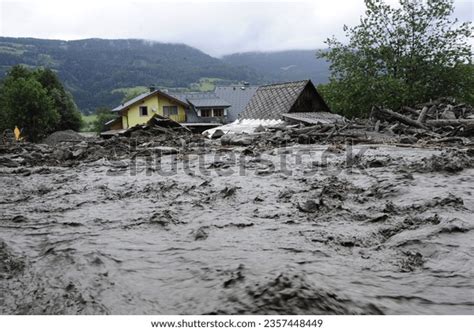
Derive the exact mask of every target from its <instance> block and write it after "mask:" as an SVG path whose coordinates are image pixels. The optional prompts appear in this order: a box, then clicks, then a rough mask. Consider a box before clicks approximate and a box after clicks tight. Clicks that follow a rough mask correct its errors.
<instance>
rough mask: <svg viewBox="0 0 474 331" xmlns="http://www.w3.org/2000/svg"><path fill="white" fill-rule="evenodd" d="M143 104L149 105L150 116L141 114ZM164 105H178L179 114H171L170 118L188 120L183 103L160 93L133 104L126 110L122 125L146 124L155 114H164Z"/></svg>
mask: <svg viewBox="0 0 474 331" xmlns="http://www.w3.org/2000/svg"><path fill="white" fill-rule="evenodd" d="M142 106H147V107H148V116H140V107H142ZM163 106H177V107H178V115H172V116H170V119H172V120H174V121H176V122H185V121H186V113H185V111H184V107H183V106H182V105H178V104H176V103H174V102H173V101H171V100H168V99H167V98H165V97H162V96H159V95H152V96H150V97H149V98H146V99H145V100H143V101H142V102H138V103H137V104H135V105H133V106H131V107H130V108H129V109H128V110H127V111H125V112H124V114H123V115H122V125H123V127H124V128H129V127H133V126H135V125H137V124H145V123H146V122H148V121H149V120H150V118H152V117H153V115H155V114H158V115H161V116H163ZM153 110H156V112H154V111H153ZM127 119H128V125H127Z"/></svg>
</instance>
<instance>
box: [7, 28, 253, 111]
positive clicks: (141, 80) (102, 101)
mask: <svg viewBox="0 0 474 331" xmlns="http://www.w3.org/2000/svg"><path fill="white" fill-rule="evenodd" d="M16 64H25V65H28V66H32V67H36V66H46V67H50V68H52V69H54V70H56V71H57V72H58V75H59V77H60V78H61V80H62V81H63V83H64V84H65V86H66V88H67V89H69V90H70V91H71V93H72V94H73V96H74V99H75V101H76V103H77V104H78V106H79V108H80V109H81V110H82V111H92V110H94V109H96V108H97V107H99V106H108V107H111V106H115V105H116V104H117V103H119V102H120V100H121V99H122V94H120V93H112V91H113V90H115V89H119V88H123V87H133V86H143V85H145V86H147V85H151V84H156V85H158V86H167V87H186V86H188V85H189V84H191V83H193V82H197V81H199V79H200V78H203V77H216V78H220V79H223V80H228V81H242V80H246V81H251V82H255V81H256V80H257V79H258V75H257V74H256V73H255V72H254V71H253V70H249V69H248V68H242V67H235V66H233V65H229V64H226V63H224V62H223V61H221V60H219V59H216V58H213V57H211V56H209V55H207V54H205V53H203V52H201V51H199V50H197V49H195V48H192V47H189V46H186V45H183V44H166V43H158V42H147V41H143V40H136V39H126V40H103V39H85V40H77V41H62V40H44V39H33V38H5V37H0V77H3V76H4V75H5V73H6V72H7V71H8V69H9V68H10V67H11V66H13V65H16Z"/></svg>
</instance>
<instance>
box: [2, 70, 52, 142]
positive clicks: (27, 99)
mask: <svg viewBox="0 0 474 331" xmlns="http://www.w3.org/2000/svg"><path fill="white" fill-rule="evenodd" d="M10 78H11V79H10V80H8V81H7V82H6V83H5V84H4V86H3V87H2V93H1V94H2V111H3V112H4V114H3V116H5V117H7V118H8V120H7V122H8V124H9V125H10V128H12V127H13V126H14V125H17V126H18V127H19V128H21V129H22V135H23V136H26V137H27V139H28V140H30V141H33V142H37V141H39V140H40V139H41V138H42V137H43V136H44V135H45V134H46V133H48V132H50V131H51V129H53V128H54V127H55V125H56V124H57V123H58V121H59V114H58V112H57V111H56V110H55V109H54V107H53V101H52V99H51V98H50V97H49V96H48V92H47V90H46V89H45V88H43V87H42V86H41V84H40V83H39V82H38V81H37V80H36V79H34V78H33V77H29V78H24V77H20V78H16V79H15V78H13V77H10Z"/></svg>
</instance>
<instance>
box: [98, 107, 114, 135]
mask: <svg viewBox="0 0 474 331" xmlns="http://www.w3.org/2000/svg"><path fill="white" fill-rule="evenodd" d="M96 115H97V118H96V120H95V121H94V125H93V127H94V131H95V132H102V131H104V130H105V123H107V122H108V121H110V120H113V119H115V118H117V115H115V114H113V113H111V112H110V110H109V109H107V108H99V109H97V111H96Z"/></svg>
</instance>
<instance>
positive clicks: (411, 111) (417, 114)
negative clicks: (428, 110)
mask: <svg viewBox="0 0 474 331" xmlns="http://www.w3.org/2000/svg"><path fill="white" fill-rule="evenodd" d="M402 110H403V111H405V112H407V113H410V114H412V115H414V116H416V117H418V116H419V115H420V112H419V111H417V110H416V109H413V108H411V107H408V106H404V107H402Z"/></svg>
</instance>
